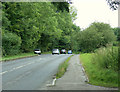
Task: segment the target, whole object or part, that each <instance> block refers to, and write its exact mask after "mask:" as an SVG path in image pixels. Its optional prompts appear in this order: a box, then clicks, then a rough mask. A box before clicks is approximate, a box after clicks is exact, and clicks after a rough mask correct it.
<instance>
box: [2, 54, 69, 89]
mask: <svg viewBox="0 0 120 92" xmlns="http://www.w3.org/2000/svg"><path fill="white" fill-rule="evenodd" d="M69 56H70V55H68V54H66V55H64V54H62V55H50V54H47V55H40V56H35V57H29V58H24V59H18V60H13V61H8V62H3V63H2V72H1V73H0V75H2V90H38V89H42V87H44V86H46V84H47V83H50V82H51V81H52V77H53V75H54V74H55V73H56V72H57V70H58V66H59V64H60V63H62V62H63V61H65V60H66V59H67V58H68V57H69Z"/></svg>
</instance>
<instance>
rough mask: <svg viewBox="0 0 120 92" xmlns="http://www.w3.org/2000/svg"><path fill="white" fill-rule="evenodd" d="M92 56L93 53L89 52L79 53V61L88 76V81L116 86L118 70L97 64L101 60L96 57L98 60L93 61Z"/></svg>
mask: <svg viewBox="0 0 120 92" xmlns="http://www.w3.org/2000/svg"><path fill="white" fill-rule="evenodd" d="M102 56H103V55H102ZM93 57H95V56H94V54H90V53H86V54H81V55H80V60H81V63H82V65H83V67H84V68H85V71H86V74H87V76H88V78H89V83H90V84H92V85H98V86H106V87H118V72H116V71H114V70H112V69H106V68H104V67H103V66H102V65H99V64H100V63H99V62H102V61H100V60H99V59H97V60H99V61H93V59H92V58H93ZM99 57H100V56H99ZM105 57H107V56H105ZM96 58H98V57H96ZM108 58H109V57H108Z"/></svg>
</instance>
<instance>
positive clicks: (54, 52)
mask: <svg viewBox="0 0 120 92" xmlns="http://www.w3.org/2000/svg"><path fill="white" fill-rule="evenodd" d="M54 54H58V55H59V54H60V51H59V49H53V50H52V55H54Z"/></svg>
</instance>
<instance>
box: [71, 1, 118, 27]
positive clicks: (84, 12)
mask: <svg viewBox="0 0 120 92" xmlns="http://www.w3.org/2000/svg"><path fill="white" fill-rule="evenodd" d="M72 2H73V4H72V5H73V6H74V7H75V8H76V9H77V10H78V11H77V20H76V21H75V23H76V25H78V26H80V28H87V27H88V26H89V25H90V24H91V23H93V22H104V23H108V24H110V25H111V26H112V27H117V26H118V11H117V10H116V11H112V10H110V7H109V5H108V4H107V2H106V0H72Z"/></svg>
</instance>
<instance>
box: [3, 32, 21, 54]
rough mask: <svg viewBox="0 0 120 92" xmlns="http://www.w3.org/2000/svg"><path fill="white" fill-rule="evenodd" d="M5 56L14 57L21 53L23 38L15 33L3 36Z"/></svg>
mask: <svg viewBox="0 0 120 92" xmlns="http://www.w3.org/2000/svg"><path fill="white" fill-rule="evenodd" d="M2 44H3V55H14V54H17V53H19V50H20V45H21V38H20V37H18V36H17V35H16V34H13V33H5V34H3V36H2Z"/></svg>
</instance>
